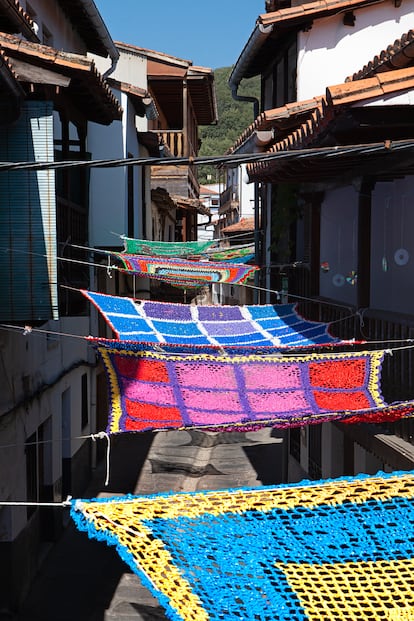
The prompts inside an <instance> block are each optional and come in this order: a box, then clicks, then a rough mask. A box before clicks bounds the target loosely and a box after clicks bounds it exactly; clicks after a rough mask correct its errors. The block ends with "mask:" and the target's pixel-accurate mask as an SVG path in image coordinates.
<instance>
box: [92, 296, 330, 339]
mask: <svg viewBox="0 0 414 621" xmlns="http://www.w3.org/2000/svg"><path fill="white" fill-rule="evenodd" d="M81 292H82V294H83V295H84V296H85V297H86V298H88V299H89V300H90V301H91V302H92V304H94V305H95V306H96V308H97V309H98V310H99V311H100V313H101V314H102V315H103V317H104V318H105V321H106V322H107V323H108V325H109V326H110V327H111V328H112V330H113V331H114V332H115V334H116V337H117V338H118V339H120V340H128V341H145V342H147V343H180V344H183V345H220V346H226V347H227V346H257V347H267V346H272V347H273V346H276V347H307V346H314V345H322V344H337V343H339V342H340V341H339V339H338V338H336V337H334V336H332V335H331V334H330V333H329V327H328V325H327V324H326V323H320V322H314V321H308V320H307V319H305V318H304V317H302V316H301V315H299V313H298V312H297V311H296V310H295V304H275V305H272V304H264V305H259V304H257V305H246V306H218V305H207V306H195V305H194V306H192V305H190V304H175V303H167V302H156V301H150V300H141V301H138V300H133V299H132V298H128V297H121V296H112V295H106V294H103V293H95V292H92V291H86V290H82V291H81Z"/></svg>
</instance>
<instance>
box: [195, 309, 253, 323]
mask: <svg viewBox="0 0 414 621" xmlns="http://www.w3.org/2000/svg"><path fill="white" fill-rule="evenodd" d="M197 310H198V318H199V320H200V321H237V320H239V319H244V317H243V315H242V314H241V311H240V308H239V307H238V306H226V307H225V309H224V312H223V307H220V306H198V307H197Z"/></svg>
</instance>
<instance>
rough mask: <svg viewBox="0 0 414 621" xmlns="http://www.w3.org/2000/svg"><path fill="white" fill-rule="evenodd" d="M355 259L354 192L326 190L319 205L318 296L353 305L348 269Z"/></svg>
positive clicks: (354, 268)
mask: <svg viewBox="0 0 414 621" xmlns="http://www.w3.org/2000/svg"><path fill="white" fill-rule="evenodd" d="M357 259H358V194H357V192H356V190H355V189H354V188H353V187H346V188H339V189H335V190H331V191H328V192H326V194H325V198H324V200H323V203H322V205H321V249H320V264H321V266H322V265H323V264H326V266H325V268H324V269H323V268H322V267H321V269H320V295H321V296H322V297H327V298H331V299H332V300H336V301H337V302H343V303H345V304H350V305H353V304H356V286H355V283H354V284H352V282H349V281H348V280H347V279H351V280H352V272H356V271H357Z"/></svg>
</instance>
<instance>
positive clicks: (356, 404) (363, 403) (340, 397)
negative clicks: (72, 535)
mask: <svg viewBox="0 0 414 621" xmlns="http://www.w3.org/2000/svg"><path fill="white" fill-rule="evenodd" d="M313 396H314V398H315V401H316V404H317V406H318V407H319V408H320V409H321V410H328V411H339V412H340V411H342V410H363V409H366V408H370V407H372V405H373V404H372V403H371V401H370V400H369V399H368V397H367V395H366V394H365V393H364V392H361V391H355V392H318V391H317V390H315V391H314V393H313Z"/></svg>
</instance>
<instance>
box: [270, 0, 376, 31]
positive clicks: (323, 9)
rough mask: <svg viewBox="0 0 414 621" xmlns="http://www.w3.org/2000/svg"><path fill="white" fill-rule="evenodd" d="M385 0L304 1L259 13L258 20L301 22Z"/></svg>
mask: <svg viewBox="0 0 414 621" xmlns="http://www.w3.org/2000/svg"><path fill="white" fill-rule="evenodd" d="M384 1H385V0H317V1H316V2H308V3H302V4H299V5H297V6H294V7H288V8H284V9H279V10H278V11H272V12H270V13H264V14H262V15H259V17H258V22H259V23H260V24H263V25H264V26H270V25H271V24H273V25H278V24H283V25H286V24H287V23H289V22H291V23H296V24H299V23H301V22H303V21H306V20H308V19H309V18H312V19H316V18H320V17H325V16H326V15H330V14H333V13H338V12H340V11H342V12H345V11H351V10H352V9H356V8H362V7H364V6H366V5H370V4H374V3H377V4H378V3H380V2H384Z"/></svg>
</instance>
